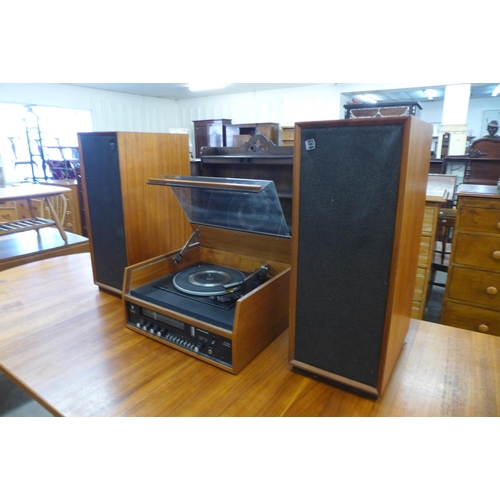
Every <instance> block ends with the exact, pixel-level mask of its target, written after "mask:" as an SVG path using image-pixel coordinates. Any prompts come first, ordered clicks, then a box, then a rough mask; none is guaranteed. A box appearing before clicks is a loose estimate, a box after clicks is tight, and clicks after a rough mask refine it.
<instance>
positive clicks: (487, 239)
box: [440, 189, 500, 336]
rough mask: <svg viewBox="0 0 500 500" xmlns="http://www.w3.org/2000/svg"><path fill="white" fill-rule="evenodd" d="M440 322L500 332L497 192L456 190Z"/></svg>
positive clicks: (499, 204) (499, 210) (499, 200)
mask: <svg viewBox="0 0 500 500" xmlns="http://www.w3.org/2000/svg"><path fill="white" fill-rule="evenodd" d="M492 190H493V189H492ZM440 322H441V323H443V324H445V325H450V326H455V327H459V328H463V329H466V330H474V331H477V332H481V333H488V334H491V335H497V336H500V195H499V194H481V193H459V194H458V207H457V220H456V225H455V233H454V236H453V246H452V252H451V257H450V266H449V269H448V279H447V284H446V289H445V295H444V299H443V307H442V310H441V319H440Z"/></svg>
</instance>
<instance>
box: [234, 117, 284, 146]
mask: <svg viewBox="0 0 500 500" xmlns="http://www.w3.org/2000/svg"><path fill="white" fill-rule="evenodd" d="M256 134H260V135H263V136H265V137H266V138H267V139H269V140H270V141H271V142H273V143H274V144H275V145H276V146H279V145H280V144H281V128H280V126H279V123H244V124H238V125H236V124H233V125H228V126H227V127H226V135H227V137H226V144H227V146H228V147H239V146H242V145H243V144H244V143H245V142H248V140H249V139H250V137H252V136H254V135H256Z"/></svg>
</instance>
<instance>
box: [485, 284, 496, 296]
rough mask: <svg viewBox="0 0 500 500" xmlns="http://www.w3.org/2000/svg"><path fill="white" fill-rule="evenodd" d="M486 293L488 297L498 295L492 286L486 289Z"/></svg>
mask: <svg viewBox="0 0 500 500" xmlns="http://www.w3.org/2000/svg"><path fill="white" fill-rule="evenodd" d="M486 293H487V294H488V295H496V294H497V293H498V290H497V289H496V288H495V287H494V286H489V287H488V288H487V289H486Z"/></svg>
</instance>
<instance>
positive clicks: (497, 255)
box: [493, 250, 500, 260]
mask: <svg viewBox="0 0 500 500" xmlns="http://www.w3.org/2000/svg"><path fill="white" fill-rule="evenodd" d="M493 258H494V259H496V260H500V250H495V251H494V252H493Z"/></svg>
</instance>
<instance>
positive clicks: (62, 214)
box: [42, 194, 68, 226]
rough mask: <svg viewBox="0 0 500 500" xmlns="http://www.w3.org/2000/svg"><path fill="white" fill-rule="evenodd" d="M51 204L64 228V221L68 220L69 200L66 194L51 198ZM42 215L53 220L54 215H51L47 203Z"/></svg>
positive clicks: (44, 203) (44, 205)
mask: <svg viewBox="0 0 500 500" xmlns="http://www.w3.org/2000/svg"><path fill="white" fill-rule="evenodd" d="M50 203H52V206H53V207H54V210H55V212H56V214H57V217H58V219H59V222H60V223H61V226H64V219H65V218H66V212H67V209H68V199H67V198H66V196H65V195H64V194H59V195H57V196H51V197H50ZM42 213H43V217H44V218H45V219H52V215H51V214H50V210H49V207H48V205H47V203H46V201H44V202H43V207H42Z"/></svg>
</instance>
